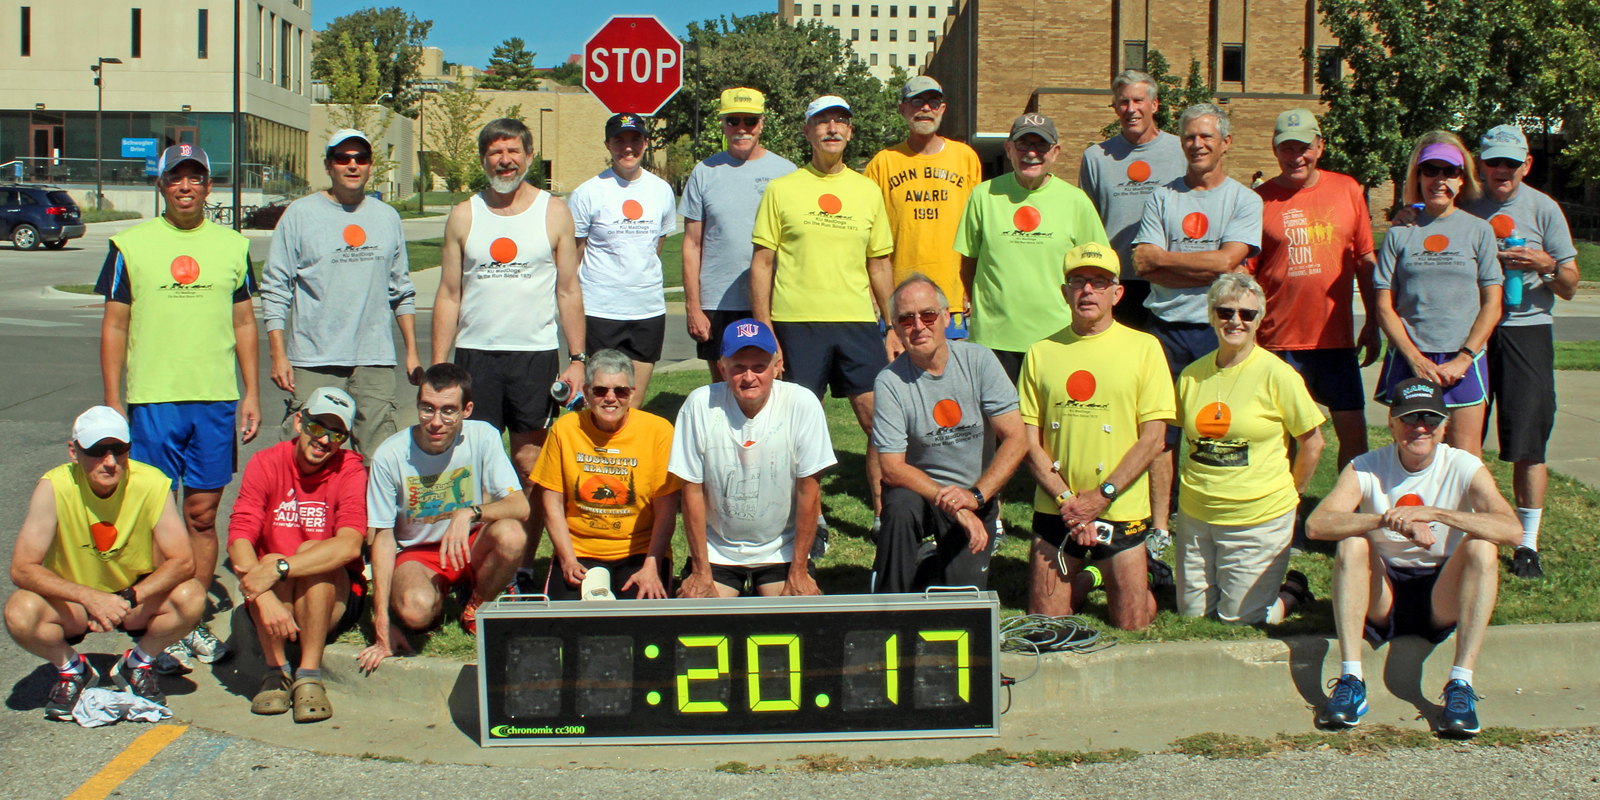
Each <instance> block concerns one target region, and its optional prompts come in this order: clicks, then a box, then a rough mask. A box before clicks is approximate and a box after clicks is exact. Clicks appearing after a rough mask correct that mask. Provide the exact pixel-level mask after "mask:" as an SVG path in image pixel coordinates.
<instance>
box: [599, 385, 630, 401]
mask: <svg viewBox="0 0 1600 800" xmlns="http://www.w3.org/2000/svg"><path fill="white" fill-rule="evenodd" d="M589 393H590V394H592V395H594V396H595V397H605V396H606V395H612V394H614V395H616V396H617V399H618V400H623V401H626V400H627V399H628V398H630V397H632V396H633V387H632V386H590V387H589Z"/></svg>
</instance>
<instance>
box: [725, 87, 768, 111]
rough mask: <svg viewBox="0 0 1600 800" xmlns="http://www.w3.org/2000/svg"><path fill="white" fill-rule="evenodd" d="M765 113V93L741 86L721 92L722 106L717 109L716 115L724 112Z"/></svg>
mask: <svg viewBox="0 0 1600 800" xmlns="http://www.w3.org/2000/svg"><path fill="white" fill-rule="evenodd" d="M765 113H767V97H766V95H763V94H762V93H760V92H758V91H756V90H754V89H747V88H745V87H743V86H739V87H735V88H733V89H728V90H727V91H724V92H723V93H722V107H721V108H719V109H717V116H719V117H720V116H722V115H724V114H765Z"/></svg>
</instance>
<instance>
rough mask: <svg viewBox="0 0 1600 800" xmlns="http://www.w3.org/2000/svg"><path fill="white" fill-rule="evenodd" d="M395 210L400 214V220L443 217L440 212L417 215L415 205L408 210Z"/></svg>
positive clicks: (442, 213) (426, 212)
mask: <svg viewBox="0 0 1600 800" xmlns="http://www.w3.org/2000/svg"><path fill="white" fill-rule="evenodd" d="M395 210H396V211H399V212H400V218H401V219H425V218H427V217H442V216H444V212H442V211H425V212H423V213H421V214H418V213H417V207H416V206H415V205H412V206H411V207H410V208H399V209H395Z"/></svg>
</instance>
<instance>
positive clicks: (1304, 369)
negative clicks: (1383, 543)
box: [1248, 108, 1378, 469]
mask: <svg viewBox="0 0 1600 800" xmlns="http://www.w3.org/2000/svg"><path fill="white" fill-rule="evenodd" d="M1272 151H1273V153H1274V154H1275V155H1277V157H1278V167H1279V169H1280V170H1282V172H1281V174H1279V175H1278V176H1277V177H1275V178H1273V179H1272V180H1269V181H1266V182H1264V183H1262V184H1261V185H1260V186H1258V187H1256V193H1257V194H1259V195H1261V201H1262V204H1263V206H1265V208H1264V211H1263V215H1262V224H1261V254H1260V255H1258V256H1256V257H1255V258H1253V259H1251V260H1250V261H1249V262H1248V264H1249V266H1250V269H1251V271H1252V272H1254V273H1255V276H1256V282H1257V283H1260V284H1261V288H1262V289H1265V290H1266V293H1267V304H1266V314H1265V315H1264V316H1263V317H1262V321H1261V328H1260V330H1259V331H1258V332H1257V333H1256V341H1257V342H1258V343H1259V344H1260V345H1261V346H1262V347H1265V348H1266V349H1268V350H1270V351H1272V352H1273V353H1274V354H1275V355H1277V356H1278V357H1279V358H1282V359H1283V360H1284V361H1286V362H1288V364H1289V365H1290V366H1292V367H1294V368H1295V370H1296V371H1298V372H1299V373H1300V375H1301V377H1303V378H1305V381H1306V388H1307V389H1310V390H1311V397H1312V398H1313V399H1315V400H1316V401H1317V402H1318V403H1321V404H1323V405H1325V406H1327V407H1328V410H1329V411H1330V412H1332V413H1331V414H1330V416H1332V417H1333V429H1334V432H1335V433H1337V434H1338V435H1339V469H1344V465H1346V464H1348V463H1350V459H1352V458H1355V457H1356V456H1358V455H1361V454H1362V453H1365V452H1367V423H1366V418H1365V416H1364V414H1363V409H1365V408H1366V396H1365V393H1364V392H1363V390H1362V388H1361V367H1364V366H1366V365H1368V364H1371V363H1372V362H1373V361H1374V360H1375V359H1376V358H1377V357H1378V326H1377V314H1375V313H1373V311H1372V308H1373V300H1374V292H1373V288H1372V270H1373V268H1374V267H1375V266H1377V263H1378V261H1377V258H1375V257H1374V256H1373V248H1372V217H1371V216H1370V215H1368V213H1367V198H1366V192H1365V190H1364V189H1363V188H1362V186H1361V184H1359V183H1357V182H1356V181H1355V179H1354V178H1351V177H1350V176H1348V175H1341V174H1339V173H1337V172H1328V171H1327V170H1319V169H1317V160H1318V159H1320V158H1321V157H1322V128H1321V127H1320V126H1319V125H1318V124H1317V118H1316V116H1315V115H1313V114H1312V113H1311V112H1310V111H1307V110H1305V109H1303V108H1294V109H1290V110H1288V111H1285V112H1283V113H1282V114H1279V115H1278V124H1277V126H1276V127H1275V128H1274V130H1273V134H1272ZM1352 283H1359V284H1360V285H1361V303H1362V305H1363V306H1364V307H1365V308H1366V309H1367V312H1366V322H1365V324H1364V325H1362V328H1361V335H1360V336H1356V335H1355V334H1354V329H1355V319H1354V315H1353V311H1354V306H1355V301H1354V297H1353V292H1352V291H1351V287H1352ZM1358 350H1365V353H1361V354H1359V355H1360V358H1359V359H1358V352H1357V351H1358Z"/></svg>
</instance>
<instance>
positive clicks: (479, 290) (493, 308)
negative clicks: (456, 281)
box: [456, 191, 557, 352]
mask: <svg viewBox="0 0 1600 800" xmlns="http://www.w3.org/2000/svg"><path fill="white" fill-rule="evenodd" d="M469 203H470V204H469V206H468V207H469V208H471V209H472V222H471V224H470V225H469V226H468V228H467V239H466V241H465V242H463V243H462V248H461V249H462V253H461V314H460V327H459V328H458V329H457V330H456V347H462V348H467V349H469V350H510V351H522V352H529V351H540V350H554V349H556V347H557V340H556V260H555V253H553V252H552V251H551V249H550V234H549V232H548V230H547V229H546V226H545V220H546V215H548V214H549V211H550V193H549V192H543V191H541V192H539V195H538V196H537V197H535V198H534V199H533V204H532V205H530V206H528V208H527V210H525V211H523V212H522V213H521V214H515V215H512V216H501V215H499V214H496V213H494V212H493V211H490V210H489V206H487V205H485V204H484V202H483V195H481V194H475V195H473V196H472V199H471V201H469Z"/></svg>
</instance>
